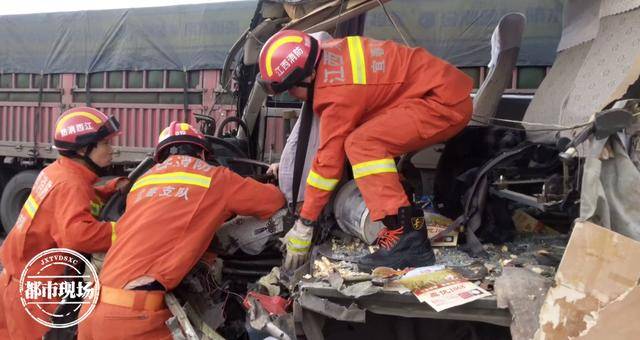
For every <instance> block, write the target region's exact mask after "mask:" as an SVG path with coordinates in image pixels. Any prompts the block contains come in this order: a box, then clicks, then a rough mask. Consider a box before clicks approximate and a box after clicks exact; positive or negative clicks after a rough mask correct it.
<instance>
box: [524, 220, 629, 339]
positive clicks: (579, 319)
mask: <svg viewBox="0 0 640 340" xmlns="http://www.w3.org/2000/svg"><path fill="white" fill-rule="evenodd" d="M638 258H640V242H637V241H634V240H632V239H630V238H627V237H625V236H622V235H620V234H618V233H615V232H612V231H610V230H607V229H605V228H602V227H600V226H597V225H595V224H593V223H590V222H577V223H576V225H575V227H574V230H573V234H572V236H571V239H570V240H569V244H568V246H567V250H566V252H565V255H564V257H563V259H562V262H561V264H560V267H559V269H558V273H557V275H556V278H555V280H556V286H555V287H553V288H551V289H550V290H549V292H548V294H547V297H546V299H545V301H544V304H543V306H542V309H541V311H540V328H539V329H538V331H537V332H536V335H535V339H538V340H542V339H545V340H555V339H558V340H559V339H573V338H578V336H579V335H581V334H583V333H584V332H587V331H588V330H589V328H591V327H593V326H595V325H597V324H598V323H599V322H598V316H599V313H600V311H604V309H605V308H607V307H608V306H609V305H612V302H614V301H617V300H618V299H621V298H623V296H624V294H626V293H627V292H629V291H630V290H632V289H633V288H635V287H637V285H638V280H639V279H640V263H639V262H638V260H637V259H638Z"/></svg>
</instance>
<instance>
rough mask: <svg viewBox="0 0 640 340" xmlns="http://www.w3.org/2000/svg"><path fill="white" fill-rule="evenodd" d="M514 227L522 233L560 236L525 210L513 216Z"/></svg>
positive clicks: (516, 212) (518, 211)
mask: <svg viewBox="0 0 640 340" xmlns="http://www.w3.org/2000/svg"><path fill="white" fill-rule="evenodd" d="M512 220H513V225H514V226H515V227H516V230H517V231H518V232H520V233H533V234H543V235H555V236H557V235H560V233H559V232H558V231H556V230H555V229H553V228H550V227H548V226H546V225H545V224H544V223H542V222H540V221H539V220H537V219H536V218H535V217H533V216H531V215H529V214H527V213H526V212H525V211H524V210H522V209H518V210H516V211H515V212H514V213H513V216H512Z"/></svg>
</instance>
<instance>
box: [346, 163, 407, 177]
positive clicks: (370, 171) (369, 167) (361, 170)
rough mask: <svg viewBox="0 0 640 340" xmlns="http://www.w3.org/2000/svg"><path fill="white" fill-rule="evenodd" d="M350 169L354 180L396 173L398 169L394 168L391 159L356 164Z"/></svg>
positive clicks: (394, 164) (394, 165)
mask: <svg viewBox="0 0 640 340" xmlns="http://www.w3.org/2000/svg"><path fill="white" fill-rule="evenodd" d="M352 169H353V177H354V178H356V179H357V178H361V177H365V176H370V175H375V174H382V173H387V172H398V169H397V168H396V162H395V161H394V160H393V158H383V159H377V160H373V161H368V162H362V163H358V164H355V165H354V166H353V167H352Z"/></svg>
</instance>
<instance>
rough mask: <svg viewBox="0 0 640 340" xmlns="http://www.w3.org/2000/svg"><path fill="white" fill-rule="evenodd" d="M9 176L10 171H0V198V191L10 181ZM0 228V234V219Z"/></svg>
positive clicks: (0, 224)
mask: <svg viewBox="0 0 640 340" xmlns="http://www.w3.org/2000/svg"><path fill="white" fill-rule="evenodd" d="M11 175H12V174H11V172H10V170H6V169H1V170H0V197H2V191H3V190H4V187H5V186H6V185H7V183H9V180H10V179H11ZM0 216H1V215H0ZM0 227H1V228H0V232H2V230H4V226H3V224H2V219H0Z"/></svg>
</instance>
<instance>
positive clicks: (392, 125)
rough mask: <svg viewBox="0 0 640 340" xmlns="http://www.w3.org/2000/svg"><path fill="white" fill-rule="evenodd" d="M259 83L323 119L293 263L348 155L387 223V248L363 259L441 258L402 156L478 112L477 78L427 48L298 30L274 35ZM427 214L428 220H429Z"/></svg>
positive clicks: (290, 237) (303, 252) (364, 263)
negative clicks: (406, 179) (404, 175)
mask: <svg viewBox="0 0 640 340" xmlns="http://www.w3.org/2000/svg"><path fill="white" fill-rule="evenodd" d="M260 75H261V79H260V83H261V84H262V85H263V87H264V88H265V89H266V90H267V92H269V93H271V94H275V93H280V92H284V91H289V94H290V95H292V96H294V97H297V98H298V99H301V100H310V101H312V103H313V111H314V112H315V113H316V114H318V115H319V116H320V146H319V149H318V153H317V154H316V156H315V159H314V162H313V165H312V169H311V171H310V173H309V176H308V178H307V188H306V191H305V198H304V205H303V207H302V210H301V212H300V217H299V219H298V221H297V222H296V224H295V225H294V227H293V228H292V229H291V231H289V232H288V233H287V235H286V237H285V240H286V243H287V255H286V259H285V264H284V265H285V268H286V269H295V268H297V267H299V266H300V265H301V264H302V263H303V262H304V261H305V260H306V258H307V255H308V253H309V249H310V247H311V237H312V231H313V227H314V225H315V224H316V221H317V219H318V216H319V215H320V212H321V211H322V209H323V207H324V206H325V205H326V203H327V202H328V200H329V198H330V197H331V195H332V192H333V191H334V190H335V188H336V186H337V185H338V182H339V181H340V179H341V178H342V171H343V168H344V162H345V156H346V157H347V158H348V159H349V162H350V163H351V169H352V171H353V176H354V178H355V180H356V183H357V185H358V188H359V189H360V191H361V192H362V196H363V198H364V200H365V202H366V204H367V207H368V208H369V210H370V212H371V219H372V220H374V221H380V220H381V221H382V222H383V223H384V224H385V226H386V228H384V229H383V230H382V232H381V233H380V234H379V235H378V243H379V244H380V245H381V248H380V250H379V251H377V252H376V253H373V254H372V255H370V256H367V257H365V258H362V259H360V260H359V264H360V265H361V267H364V268H367V269H369V268H371V267H374V266H388V267H408V266H411V267H415V266H423V265H429V264H431V263H433V260H434V257H433V251H432V250H431V245H430V243H429V241H428V239H427V237H426V232H425V230H424V229H422V230H416V229H421V228H420V227H421V226H420V222H419V220H420V218H421V217H423V214H422V210H421V209H417V208H415V207H412V205H411V204H410V202H409V200H408V198H407V195H406V193H405V192H404V190H403V187H402V185H401V183H400V179H399V177H398V173H397V169H396V164H395V161H394V158H395V157H397V156H399V155H402V154H405V153H407V152H411V151H415V150H419V149H422V148H424V147H427V146H430V145H433V144H435V143H439V142H442V141H445V140H447V139H449V138H451V137H452V136H454V135H456V134H457V133H458V132H460V130H462V129H463V128H464V127H465V126H466V124H467V123H468V121H469V120H470V118H471V111H472V101H471V98H470V93H471V89H472V80H471V79H470V78H469V77H468V76H466V75H465V74H464V73H463V72H461V71H460V70H458V69H457V68H455V67H454V66H452V65H450V64H448V63H447V62H445V61H443V60H441V59H439V58H437V57H435V56H433V55H431V54H429V53H428V52H427V51H426V50H424V49H422V48H410V47H407V46H404V45H400V44H397V43H394V42H392V41H378V40H373V39H369V38H364V37H358V36H352V37H347V38H344V39H333V40H329V41H327V42H323V43H322V45H321V46H319V44H318V42H317V41H316V40H315V39H314V38H312V37H310V36H309V35H307V34H305V33H303V32H299V31H293V30H285V31H281V32H278V33H277V34H275V35H274V36H272V37H271V38H270V39H269V40H268V41H267V42H266V43H265V45H264V47H263V48H262V51H261V53H260ZM422 221H424V219H422Z"/></svg>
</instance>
